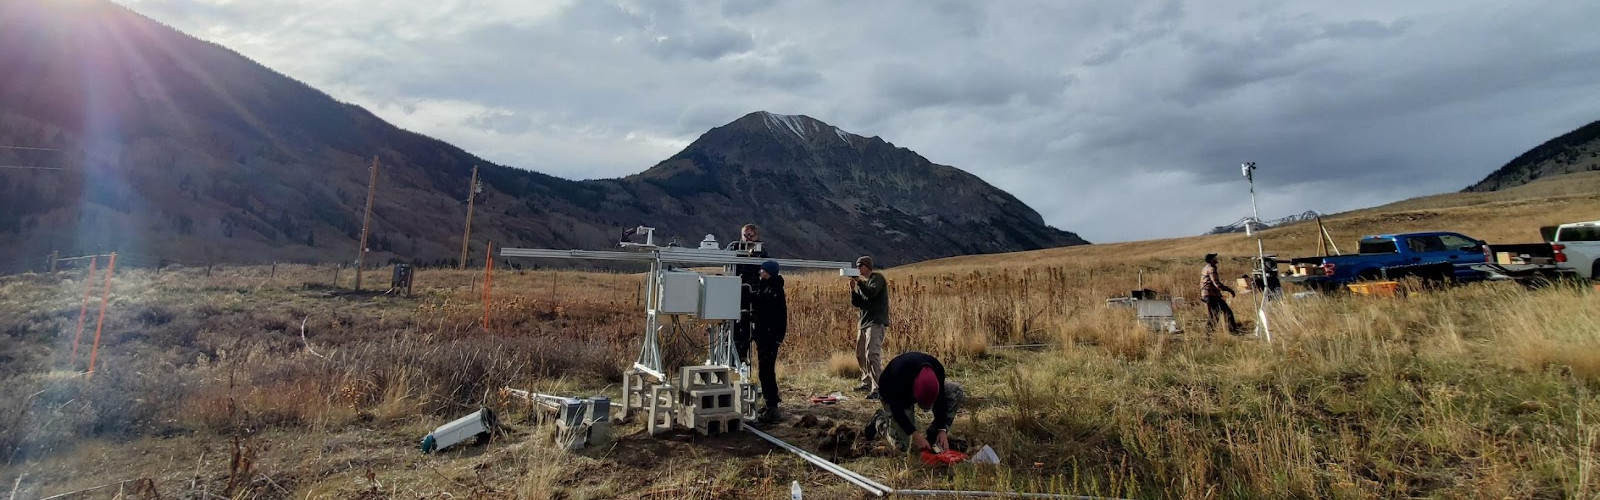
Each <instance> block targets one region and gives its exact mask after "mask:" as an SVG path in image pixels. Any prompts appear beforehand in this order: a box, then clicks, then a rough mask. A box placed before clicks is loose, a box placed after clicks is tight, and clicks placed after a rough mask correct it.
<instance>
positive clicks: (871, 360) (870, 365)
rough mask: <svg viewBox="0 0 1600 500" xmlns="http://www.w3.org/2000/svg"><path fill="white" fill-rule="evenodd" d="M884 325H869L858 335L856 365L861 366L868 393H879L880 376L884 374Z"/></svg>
mask: <svg viewBox="0 0 1600 500" xmlns="http://www.w3.org/2000/svg"><path fill="white" fill-rule="evenodd" d="M883 329H884V328H883V325H876V324H869V325H867V326H863V327H861V331H859V332H857V333H856V364H858V365H860V366H861V383H863V384H866V385H867V392H878V376H879V375H882V374H883Z"/></svg>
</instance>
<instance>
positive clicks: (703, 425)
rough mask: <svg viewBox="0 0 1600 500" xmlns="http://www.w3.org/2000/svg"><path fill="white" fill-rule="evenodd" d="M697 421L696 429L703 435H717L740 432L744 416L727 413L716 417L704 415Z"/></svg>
mask: <svg viewBox="0 0 1600 500" xmlns="http://www.w3.org/2000/svg"><path fill="white" fill-rule="evenodd" d="M698 420H699V421H698V422H695V426H694V430H695V431H696V432H699V433H700V434H701V435H703V436H717V435H722V434H731V433H734V432H739V430H740V427H741V426H743V425H744V418H742V417H740V416H739V415H738V414H727V415H722V416H716V417H703V418H700V419H698Z"/></svg>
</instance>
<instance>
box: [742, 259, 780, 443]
mask: <svg viewBox="0 0 1600 500" xmlns="http://www.w3.org/2000/svg"><path fill="white" fill-rule="evenodd" d="M778 271H779V269H778V263H777V262H774V261H770V260H769V261H766V262H762V263H761V271H760V278H759V279H758V280H757V281H756V284H755V287H754V290H753V293H752V294H751V298H750V299H751V300H750V305H751V312H752V319H753V320H754V325H753V328H752V331H751V337H752V339H751V340H754V341H755V345H756V358H757V360H758V361H759V362H760V365H761V366H760V367H759V370H760V373H759V374H758V377H759V378H760V379H761V396H762V398H764V399H765V400H766V407H764V408H762V409H761V411H760V412H759V413H758V414H757V418H758V419H760V420H761V421H762V422H767V423H771V422H776V421H778V420H779V419H781V418H782V414H781V413H779V412H778V403H779V402H780V401H782V398H780V397H779V395H778V374H777V373H776V369H777V364H778V347H779V346H781V345H783V338H784V336H785V335H786V334H787V333H788V331H789V304H788V300H789V299H788V297H787V296H785V294H784V291H783V276H782V275H781V274H779V273H778Z"/></svg>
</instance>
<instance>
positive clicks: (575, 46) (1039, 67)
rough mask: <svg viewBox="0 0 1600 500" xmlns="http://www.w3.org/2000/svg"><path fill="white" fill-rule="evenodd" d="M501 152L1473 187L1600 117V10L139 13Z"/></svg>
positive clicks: (1143, 195)
mask: <svg viewBox="0 0 1600 500" xmlns="http://www.w3.org/2000/svg"><path fill="white" fill-rule="evenodd" d="M118 1H119V2H120V3H122V4H124V5H127V6H129V7H131V8H132V9H134V10H135V11H138V12H140V13H142V14H144V15H147V16H150V17H152V18H154V19H156V20H158V21H161V22H163V23H166V24H168V25H172V26H174V27H177V28H178V29H181V30H183V31H185V32H187V33H189V34H191V35H194V36H197V37H200V38H203V39H206V40H210V41H213V42H217V43H219V44H222V45H224V46H227V47H229V48H232V49H234V50H236V51H238V52H240V53H242V54H244V55H245V56H248V57H250V58H252V59H254V60H256V61H257V62H260V63H262V64H264V65H266V66H269V67H271V68H273V69H275V70H277V71H280V72H282V73H284V74H287V75H289V76H291V77H294V78H296V79H299V80H301V81H304V82H307V83H309V84H310V85H312V86H315V87H317V88H319V89H321V90H323V91H325V92H327V93H329V94H330V95H332V96H334V97H335V98H337V99H339V100H343V101H349V102H352V103H355V104H358V105H361V106H363V107H366V108H368V109H370V110H372V111H373V112H375V113H377V114H378V115H379V116H381V117H383V118H385V119H387V120H389V121H391V122H393V123H395V124H397V125H399V126H401V127H404V128H407V129H411V130H415V131H418V132H422V133H425V134H428V135H431V136H434V137H438V138H440V139H443V140H446V141H448V142H451V143H454V144H456V145H458V146H461V147H463V148H465V149H467V150H468V151H471V152H473V153H476V154H478V155H480V156H483V157H485V158H488V159H490V160H492V161H495V162H498V163H503V164H507V165H511V166H515V167H521V168H528V169H532V170H538V171H541V172H545V173H549V174H553V175H558V176H561V177H567V178H572V179H587V178H603V177H618V176H623V175H627V174H631V173H635V172H639V171H641V170H644V169H645V168H648V167H650V166H651V165H653V164H655V163H656V162H658V161H660V160H662V159H665V158H667V157H668V156H670V155H672V154H673V153H675V152H677V151H678V150H680V149H681V148H683V147H684V146H686V145H688V144H689V143H690V142H691V141H693V140H694V139H695V138H696V137H698V136H699V135H700V134H701V133H703V132H705V131H706V130H708V129H710V128H712V127H715V126H718V125H722V124H724V123H727V122H730V121H732V120H734V119H736V118H738V117H740V116H742V115H744V114H745V113H749V112H751V111H758V110H765V111H771V112H774V113H780V114H804V115H809V116H812V117H814V118H817V119H820V120H822V121H824V122H827V123H829V124H832V125H835V126H838V127H840V128H842V129H844V130H846V131H849V132H853V133H856V134H860V135H864V136H881V137H882V138H884V139H885V140H887V141H889V142H892V143H894V144H896V145H898V146H903V147H907V148H910V149H912V150H915V151H917V152H919V153H921V154H922V155H923V156H925V157H927V158H928V159H929V160H932V161H933V162H935V163H940V164H946V165H952V166H955V167H959V168H962V169H964V170H967V171H969V172H972V173H973V174H976V175H978V176H979V177H982V178H983V179H984V180H986V181H988V182H990V183H991V184H994V185H996V186H998V187H1000V188H1002V189H1005V190H1007V191H1009V192H1011V193H1012V194H1014V195H1016V196H1017V197H1018V198H1020V199H1022V201H1024V202H1026V203H1028V204H1029V205H1030V206H1032V207H1033V208H1034V209H1036V210H1038V211H1039V213H1040V214H1041V215H1043V216H1044V218H1045V221H1046V222H1048V223H1050V224H1051V225H1054V226H1056V227H1059V228H1062V229H1066V230H1069V231H1074V232H1077V233H1079V234H1080V235H1082V236H1083V237H1085V238H1087V239H1088V240H1090V241H1094V242H1112V241H1125V240H1135V239H1147V238H1159V237H1173V236H1187V235H1193V234H1199V233H1202V232H1204V231H1206V230H1208V229H1210V228H1211V227H1212V226H1216V225H1221V224H1227V223H1231V222H1233V221H1235V220H1238V219H1239V218H1240V217H1243V216H1246V215H1249V213H1250V198H1249V190H1248V186H1247V184H1246V183H1245V181H1244V179H1243V177H1241V176H1240V174H1239V166H1238V165H1239V163H1240V162H1243V161H1254V162H1257V163H1258V165H1259V166H1260V170H1258V172H1257V188H1258V191H1259V195H1260V198H1259V200H1260V208H1261V212H1262V214H1261V215H1262V218H1264V219H1272V218H1277V217H1281V216H1284V215H1289V214H1295V213H1299V212H1303V211H1305V210H1316V211H1319V212H1324V213H1331V212H1336V211H1342V210H1348V209H1353V208H1360V207H1365V206H1371V205H1376V204H1380V203H1385V202H1389V201H1394V200H1399V199H1403V198H1408V197H1412V196H1417V195H1425V194H1436V193H1441V192H1448V191H1456V190H1459V189H1461V188H1463V187H1465V186H1467V185H1468V184H1471V183H1473V182H1476V181H1477V180H1479V179H1481V178H1483V177H1484V176H1485V175H1487V174H1488V173H1489V172H1491V171H1493V170H1494V169H1495V168H1498V167H1499V166H1501V165H1503V164H1504V163H1505V162H1506V161H1508V160H1510V159H1511V158H1513V157H1515V156H1516V155H1518V154H1520V153H1522V152H1523V151H1525V150H1527V149H1529V148H1531V147H1533V146H1535V145H1538V144H1539V143H1541V142H1543V141H1545V140H1548V139H1550V138H1553V137H1555V136H1557V135H1560V134H1562V133H1565V132H1568V131H1570V130H1572V129H1575V128H1577V127H1579V126H1582V125H1584V124H1586V123H1589V122H1591V121H1594V120H1597V119H1600V29H1597V28H1596V27H1595V24H1594V23H1595V21H1597V20H1600V2H1596V1H1593V0H1530V1H1506V0H1494V1H1487V0H1407V1H1394V0H1378V1H1369V0H1338V1H1295V2H1284V1H1282V0H1246V1H1236V0H1230V1H1209V2H1179V1H1156V0H1078V1H1060V0H1038V1H1031V0H1018V1H1005V0H1001V1H980V0H970V1H966V0H964V1H951V0H875V1H867V2H862V1H838V0H744V1H740V0H726V1H721V0H707V1H687V2H684V1H668V0H638V1H622V2H614V1H579V2H568V1H550V0H384V1H381V2H380V1H375V0H371V1H353V0H118Z"/></svg>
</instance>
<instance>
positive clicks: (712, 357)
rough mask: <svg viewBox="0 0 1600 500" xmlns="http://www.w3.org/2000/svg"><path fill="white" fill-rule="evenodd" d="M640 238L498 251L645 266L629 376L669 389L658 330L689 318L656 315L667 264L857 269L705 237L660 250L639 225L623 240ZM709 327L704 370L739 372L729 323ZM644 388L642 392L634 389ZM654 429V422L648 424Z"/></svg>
mask: <svg viewBox="0 0 1600 500" xmlns="http://www.w3.org/2000/svg"><path fill="white" fill-rule="evenodd" d="M638 234H643V236H644V242H643V243H635V242H631V241H626V239H625V240H624V241H622V242H620V243H618V246H619V247H620V248H621V249H622V250H620V251H618V250H556V249H546V248H502V249H500V256H502V257H524V258H540V259H568V260H602V261H626V262H647V263H649V264H650V272H649V274H647V275H646V276H645V328H644V339H643V341H642V342H641V345H640V347H639V358H638V360H637V361H635V362H634V364H633V369H632V370H633V371H637V372H639V373H642V374H645V375H649V376H650V377H652V378H654V379H655V380H656V381H657V383H660V384H668V383H670V380H671V379H670V378H668V377H667V374H666V369H665V367H663V366H662V360H661V330H662V329H663V328H668V327H672V328H681V327H682V323H681V320H682V319H684V317H686V316H690V315H679V314H666V313H663V312H660V311H659V309H660V307H661V296H660V293H659V290H658V289H659V287H660V279H661V273H662V272H663V271H665V270H667V269H668V268H669V264H681V265H700V266H703V265H721V266H726V268H728V270H729V271H731V266H735V265H761V263H763V262H766V261H769V260H770V261H775V262H777V263H778V265H779V266H782V267H784V268H790V269H833V270H853V269H855V266H854V265H853V264H852V263H850V262H838V261H822V260H800V259H768V258H761V257H749V256H748V255H749V254H750V252H749V251H747V250H720V249H716V248H715V241H714V240H711V239H710V236H709V235H708V236H707V238H708V239H707V241H706V242H703V243H702V245H701V248H685V247H677V246H658V245H656V243H655V228H652V227H644V226H639V227H637V228H634V229H632V230H629V231H628V232H627V233H626V234H625V238H626V236H632V235H638ZM704 322H707V323H711V325H710V328H709V330H710V332H709V337H710V339H709V341H710V345H708V346H707V349H706V350H707V353H706V359H707V363H706V364H707V365H717V366H726V367H728V368H730V369H739V368H741V365H743V364H744V363H743V360H740V359H739V355H738V353H737V350H736V349H735V347H734V345H733V321H729V320H708V321H704ZM635 389H641V390H642V389H644V388H635ZM623 408H624V411H625V412H630V411H631V410H633V409H634V408H633V398H632V397H631V396H629V395H627V394H624V404H623ZM652 425H654V423H653V422H652Z"/></svg>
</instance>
